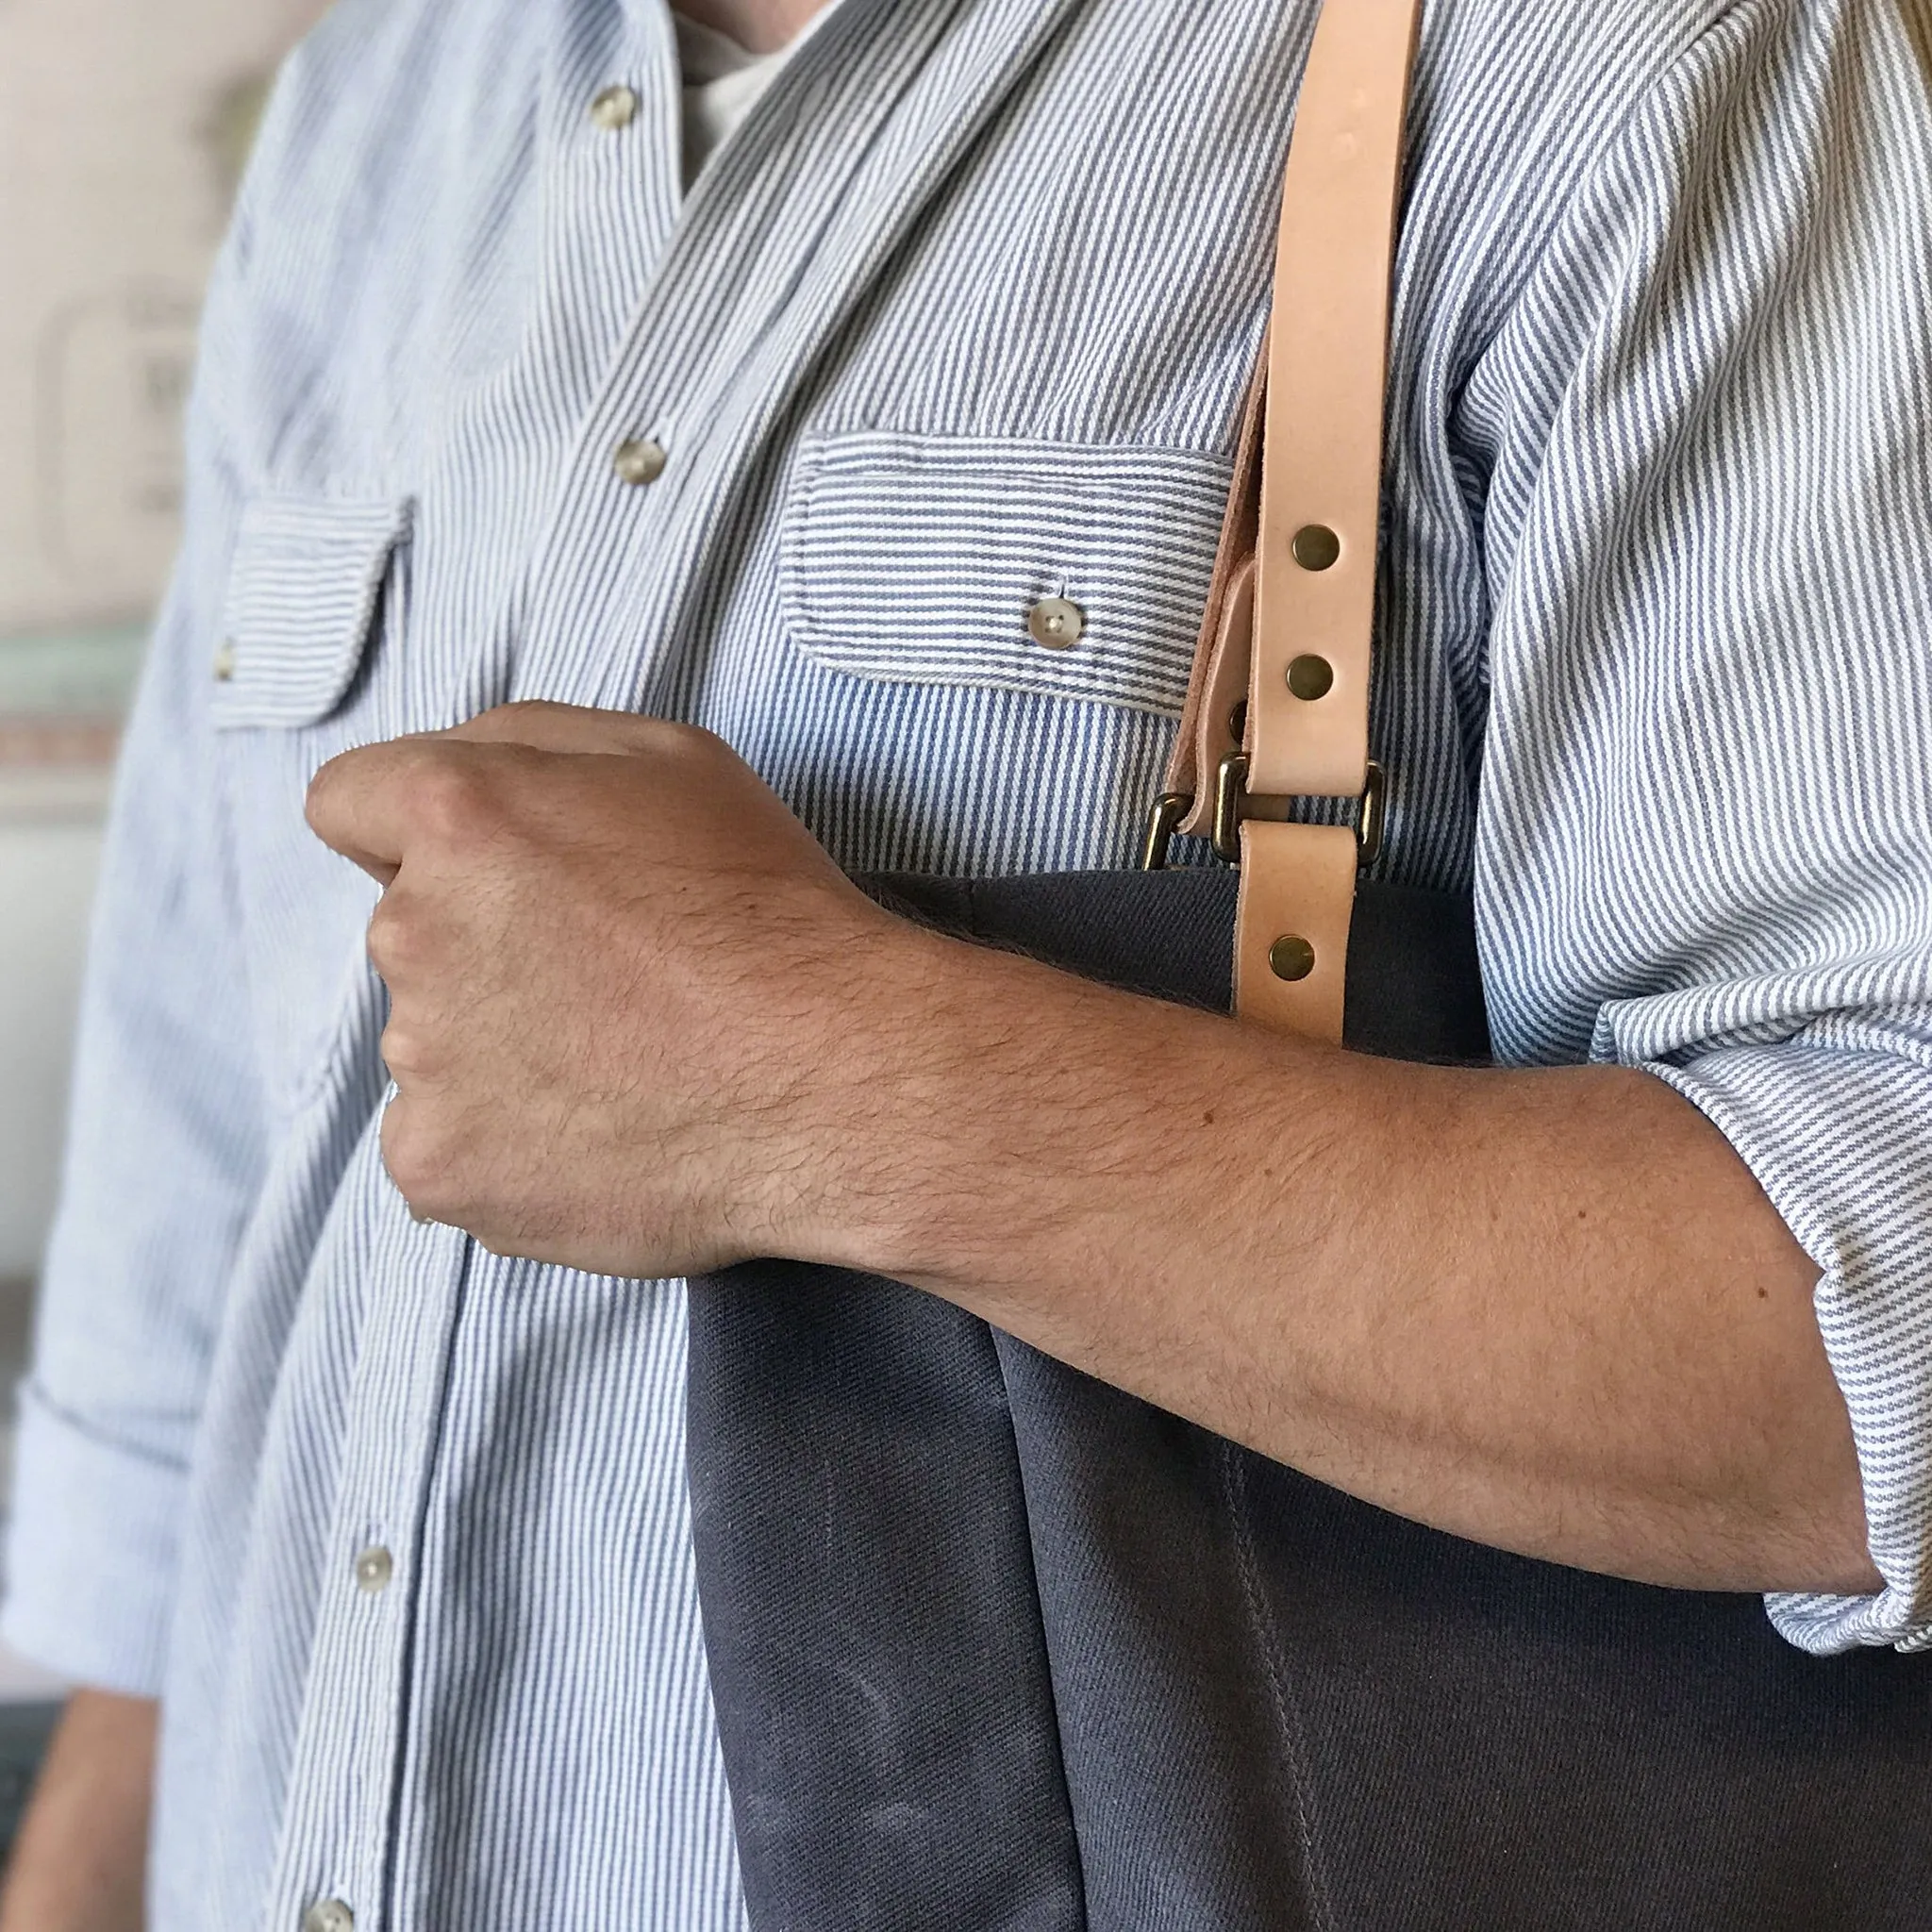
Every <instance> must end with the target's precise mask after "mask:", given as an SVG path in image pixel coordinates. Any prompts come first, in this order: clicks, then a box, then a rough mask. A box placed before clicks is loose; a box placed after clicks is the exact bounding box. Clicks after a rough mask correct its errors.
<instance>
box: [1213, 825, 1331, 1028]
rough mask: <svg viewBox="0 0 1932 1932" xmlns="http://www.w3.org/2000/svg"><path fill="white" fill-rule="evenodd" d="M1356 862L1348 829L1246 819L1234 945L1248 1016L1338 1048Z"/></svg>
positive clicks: (1237, 990)
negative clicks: (1239, 901)
mask: <svg viewBox="0 0 1932 1932" xmlns="http://www.w3.org/2000/svg"><path fill="white" fill-rule="evenodd" d="M1358 864H1359V858H1358V854H1357V847H1356V836H1355V834H1354V832H1352V831H1350V830H1348V829H1347V828H1346V827H1345V826H1341V825H1299V824H1269V823H1267V822H1265V821H1263V820H1258V819H1249V820H1247V821H1245V822H1244V823H1243V824H1242V825H1241V904H1240V910H1239V911H1238V913H1237V914H1236V920H1235V948H1234V999H1235V1012H1236V1014H1237V1015H1238V1016H1239V1017H1240V1018H1241V1020H1243V1021H1246V1022H1248V1023H1250V1024H1254V1025H1257V1026H1266V1027H1269V1028H1271V1029H1272V1030H1273V1031H1274V1032H1277V1033H1292V1034H1295V1035H1298V1036H1299V1037H1300V1038H1302V1039H1305V1040H1317V1041H1325V1042H1326V1043H1328V1044H1329V1045H1331V1046H1340V1045H1341V1023H1342V1011H1343V1007H1344V1003H1345V994H1346V991H1347V985H1348V930H1349V924H1350V921H1351V920H1352V919H1353V917H1354V914H1355V889H1356V874H1357V866H1358Z"/></svg>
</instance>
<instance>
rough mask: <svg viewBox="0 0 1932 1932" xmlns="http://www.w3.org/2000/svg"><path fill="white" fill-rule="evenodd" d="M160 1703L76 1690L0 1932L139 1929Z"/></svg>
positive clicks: (26, 1831) (3, 1907)
mask: <svg viewBox="0 0 1932 1932" xmlns="http://www.w3.org/2000/svg"><path fill="white" fill-rule="evenodd" d="M156 1717H157V1707H156V1706H155V1705H154V1704H152V1703H150V1702H149V1701H148V1700H146V1699H145V1698H138V1697H114V1696H109V1695H108V1693H107V1692H105V1691H76V1692H75V1694H74V1696H73V1697H72V1698H70V1699H69V1700H68V1705H67V1710H66V1713H65V1715H64V1716H63V1717H62V1718H61V1721H60V1724H59V1726H58V1729H57V1730H56V1731H55V1733H54V1739H53V1742H52V1744H51V1746H50V1747H49V1749H48V1753H47V1761H46V1763H45V1765H44V1766H43V1767H42V1772H41V1776H40V1781H39V1782H38V1784H37V1785H36V1786H35V1788H34V1796H33V1802H32V1804H31V1805H30V1806H29V1807H28V1809H27V1814H26V1819H25V1824H23V1825H22V1828H21V1834H20V1840H19V1842H18V1843H17V1844H16V1845H15V1846H14V1851H13V1858H12V1861H11V1864H10V1865H9V1867H8V1874H7V1887H6V1891H5V1893H4V1895H0V1932H140V1928H141V1924H142V1875H143V1873H144V1871H145V1869H146V1862H147V1825H148V1810H149V1801H150V1792H151V1790H152V1786H153V1782H154V1751H155V1728H156Z"/></svg>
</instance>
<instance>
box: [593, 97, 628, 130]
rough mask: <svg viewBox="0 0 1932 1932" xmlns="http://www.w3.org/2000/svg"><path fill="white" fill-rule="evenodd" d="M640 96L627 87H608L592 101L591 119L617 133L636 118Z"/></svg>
mask: <svg viewBox="0 0 1932 1932" xmlns="http://www.w3.org/2000/svg"><path fill="white" fill-rule="evenodd" d="M637 111H638V97H637V95H636V94H635V93H634V92H632V91H631V90H630V89H629V88H627V87H623V86H618V87H607V88H606V89H605V90H604V91H603V92H601V93H600V94H598V95H597V97H596V98H595V99H594V100H593V101H591V120H592V121H594V122H595V123H596V124H597V125H598V126H599V127H602V128H604V129H605V130H606V131H607V132H608V133H611V134H615V133H616V132H617V130H618V129H619V128H620V127H628V126H629V125H630V124H631V122H632V121H633V120H634V119H636V117H637Z"/></svg>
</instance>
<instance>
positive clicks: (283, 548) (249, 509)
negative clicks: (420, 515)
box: [214, 496, 409, 727]
mask: <svg viewBox="0 0 1932 1932" xmlns="http://www.w3.org/2000/svg"><path fill="white" fill-rule="evenodd" d="M408 525H409V504H408V500H407V499H405V498H397V499H388V498H336V497H303V496H258V497H255V498H253V499H252V500H251V501H250V502H249V503H248V504H247V505H246V506H245V507H244V508H243V509H242V523H241V528H240V530H239V531H238V533H237V536H236V541H235V556H234V561H233V563H232V565H231V566H230V569H229V573H228V591H227V599H226V602H225V605H224V607H223V618H222V646H221V658H220V681H219V682H218V683H217V684H216V687H215V696H214V718H215V723H216V724H218V725H223V726H229V727H234V726H242V725H281V726H294V725H301V724H316V723H318V722H319V721H320V720H322V719H324V718H325V717H326V716H327V715H328V714H329V712H331V711H332V710H334V709H335V708H336V707H337V706H338V705H339V704H341V701H342V696H343V693H344V692H346V691H347V690H348V689H349V686H350V683H351V682H352V681H353V680H354V678H355V675H356V671H357V668H358V665H359V664H360V663H361V661H362V654H363V651H364V649H365V648H366V647H367V644H368V641H369V634H370V630H371V628H372V626H373V625H374V624H375V615H376V608H377V604H378V601H379V600H380V598H381V595H382V587H383V579H384V576H385V575H387V573H388V570H389V560H390V557H391V553H392V552H393V551H394V549H395V547H396V545H397V544H398V543H399V542H400V541H402V540H403V538H404V537H405V536H406V535H407V534H408Z"/></svg>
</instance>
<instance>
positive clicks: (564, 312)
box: [262, 8, 679, 1932]
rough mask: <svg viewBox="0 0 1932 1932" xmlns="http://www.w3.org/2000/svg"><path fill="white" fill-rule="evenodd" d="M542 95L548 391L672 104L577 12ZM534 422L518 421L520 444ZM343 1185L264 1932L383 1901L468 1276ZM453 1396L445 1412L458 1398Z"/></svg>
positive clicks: (624, 239) (397, 1913)
mask: <svg viewBox="0 0 1932 1932" xmlns="http://www.w3.org/2000/svg"><path fill="white" fill-rule="evenodd" d="M585 12H586V16H587V19H586V25H585V28H584V30H583V31H582V32H580V33H579V34H577V35H575V36H572V37H567V38H566V41H565V44H564V48H563V51H562V52H561V53H560V55H559V56H558V59H557V61H556V64H555V66H554V68H553V70H552V71H551V72H550V73H549V74H548V75H545V76H544V79H543V83H542V94H543V104H542V108H541V121H542V125H544V127H545V129H546V133H547V139H548V141H549V142H550V144H551V147H552V149H553V152H554V153H555V154H556V156H557V157H558V159H557V160H556V161H555V163H554V165H555V167H556V169H557V171H558V175H559V176H560V177H561V179H560V181H559V183H558V186H557V187H556V188H555V189H554V190H553V192H552V196H551V212H550V218H549V220H548V221H547V222H546V226H545V241H544V245H543V256H542V261H541V275H542V288H541V296H540V312H539V319H538V325H537V330H536V334H537V343H536V345H535V347H536V353H537V354H538V355H539V356H540V357H541V359H542V361H543V363H544V367H545V373H546V375H551V376H552V377H553V378H554V385H555V388H556V390H558V391H561V392H562V393H563V394H565V395H568V394H569V393H570V391H572V390H573V389H575V390H576V391H577V392H578V393H579V394H581V393H582V385H581V381H580V378H578V377H577V375H576V374H575V372H576V371H577V370H579V369H581V368H582V367H583V366H584V365H585V363H586V362H587V361H593V360H595V359H599V358H603V357H604V356H607V355H608V350H609V344H610V343H611V341H613V339H615V338H618V337H620V336H621V334H622V331H623V325H624V315H625V311H626V310H627V309H628V308H632V307H634V306H635V302H636V299H637V291H639V289H640V288H641V287H642V286H643V285H644V283H645V282H646V281H647V280H648V278H649V275H650V273H651V270H652V268H653V266H654V264H655V263H656V262H657V261H658V259H659V258H661V256H662V253H663V249H664V246H665V243H666V242H667V240H668V238H669V236H670V234H671V232H672V229H673V227H674V225H675V221H676V217H677V209H678V179H677V169H678V165H679V156H678V145H677V129H678V113H679V97H678V89H677V76H676V71H675V50H674V47H673V43H672V40H671V34H670V25H669V21H668V19H667V18H666V17H665V16H664V14H663V12H662V10H661V8H659V9H649V8H639V9H637V18H636V19H635V20H626V18H625V15H624V14H623V13H622V12H620V10H619V9H617V8H598V9H594V17H593V9H591V8H586V9H585ZM543 427H544V425H543V423H542V421H541V417H540V416H538V415H537V414H535V412H533V414H532V428H533V432H534V433H537V434H538V435H539V436H540V437H541V432H542V430H543ZM364 1151H365V1153H367V1154H369V1155H370V1156H371V1158H367V1159H364V1160H359V1161H358V1163H357V1164H356V1165H355V1166H354V1167H353V1168H352V1170H351V1175H350V1178H349V1179H348V1180H347V1181H346V1182H345V1185H346V1186H349V1187H352V1188H355V1189H358V1190H359V1191H361V1192H362V1194H363V1196H364V1198H363V1199H362V1200H361V1202H360V1203H359V1204H358V1208H359V1211H360V1213H361V1214H362V1215H363V1216H364V1217H365V1218H366V1220H367V1221H368V1222H369V1224H371V1225H372V1228H373V1240H372V1241H371V1247H370V1252H369V1257H368V1262H367V1266H368V1269H369V1276H370V1282H371V1289H370V1291H369V1292H368V1293H367V1294H366V1296H364V1297H362V1300H363V1304H364V1306H365V1307H366V1311H367V1312H366V1315H365V1317H364V1322H363V1325H362V1328H361V1332H360V1334H359V1335H358V1337H357V1339H356V1344H355V1345H356V1348H357V1357H356V1365H355V1370H354V1374H353V1377H352V1383H351V1391H350V1401H349V1407H348V1412H347V1417H346V1421H345V1426H344V1438H343V1444H342V1454H341V1475H340V1481H339V1487H338V1491H337V1494H336V1497H335V1501H334V1507H333V1512H332V1517H331V1527H330V1532H329V1537H328V1542H327V1547H326V1549H325V1552H324V1553H323V1557H322V1561H321V1564H320V1566H319V1568H320V1574H321V1578H322V1582H321V1601H320V1602H319V1604H318V1606H317V1613H316V1622H315V1626H314V1636H313V1640H312V1643H311V1648H310V1652H309V1657H308V1675H307V1680H306V1683H305V1688H304V1696H303V1704H302V1713H301V1719H300V1724H299V1729H298V1733H297V1739H296V1745H295V1751H294V1757H293V1764H292V1769H291V1783H290V1797H289V1801H288V1804H287V1807H286V1808H285V1812H284V1818H283V1828H282V1833H281V1840H280V1843H279V1845H278V1848H277V1856H276V1859H275V1874H274V1877H273V1879H272V1882H271V1885H270V1890H269V1896H268V1900H267V1904H266V1907H265V1912H264V1917H263V1920H262V1924H263V1925H264V1927H265V1928H267V1932H375V1928H379V1927H384V1926H388V1925H391V1924H399V1923H401V1918H402V1908H401V1907H396V1906H394V1904H393V1902H392V1901H391V1896H390V1892H391V1882H392V1876H393V1874H392V1870H391V1867H392V1862H393V1856H394V1848H395V1840H396V1807H397V1804H398V1793H399V1791H401V1790H403V1789H405V1787H406V1773H407V1770H408V1754H409V1750H410V1740H409V1714H410V1713H409V1697H408V1685H409V1681H410V1677H411V1674H412V1657H411V1651H412V1647H413V1646H414V1644H415V1642H416V1641H417V1640H418V1630H419V1627H420V1617H419V1610H420V1606H419V1590H420V1587H421V1579H420V1560H421V1552H422V1548H423V1544H424V1540H425V1534H424V1533H425V1522H424V1517H425V1509H426V1507H427V1499H428V1497H429V1495H430V1493H431V1489H432V1483H433V1477H434V1473H435V1466H436V1458H437V1453H438V1447H439V1443H440V1441H441V1431H442V1420H443V1417H444V1414H445V1412H446V1404H447V1402H448V1401H449V1400H450V1399H451V1391H449V1390H448V1388H447V1387H446V1382H447V1376H448V1373H449V1361H450V1356H451V1348H452V1341H453V1337H454V1335H455V1332H456V1324H457V1322H458V1317H459V1312H460V1309H461V1307H462V1302H463V1297H464V1293H465V1291H466V1288H467V1286H468V1283H469V1276H470V1271H471V1268H472V1266H473V1263H474V1260H475V1250H474V1248H473V1245H472V1243H471V1242H470V1241H468V1240H467V1238H465V1237H464V1236H463V1235H461V1234H460V1233H459V1232H458V1231H457V1230H454V1229H447V1228H441V1227H434V1226H425V1225H422V1224H418V1223H416V1222H415V1221H414V1220H413V1219H412V1217H411V1216H410V1214H409V1212H408V1208H407V1206H406V1205H405V1203H404V1202H403V1200H402V1198H401V1196H400V1195H399V1194H398V1193H397V1192H396V1191H395V1190H394V1188H393V1187H392V1186H391V1184H390V1182H389V1180H388V1178H387V1176H386V1175H385V1174H383V1173H382V1172H381V1170H380V1166H379V1162H378V1161H376V1160H375V1158H373V1154H374V1150H373V1147H372V1148H365V1150H364ZM457 1399H461V1398H460V1391H458V1396H457Z"/></svg>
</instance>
